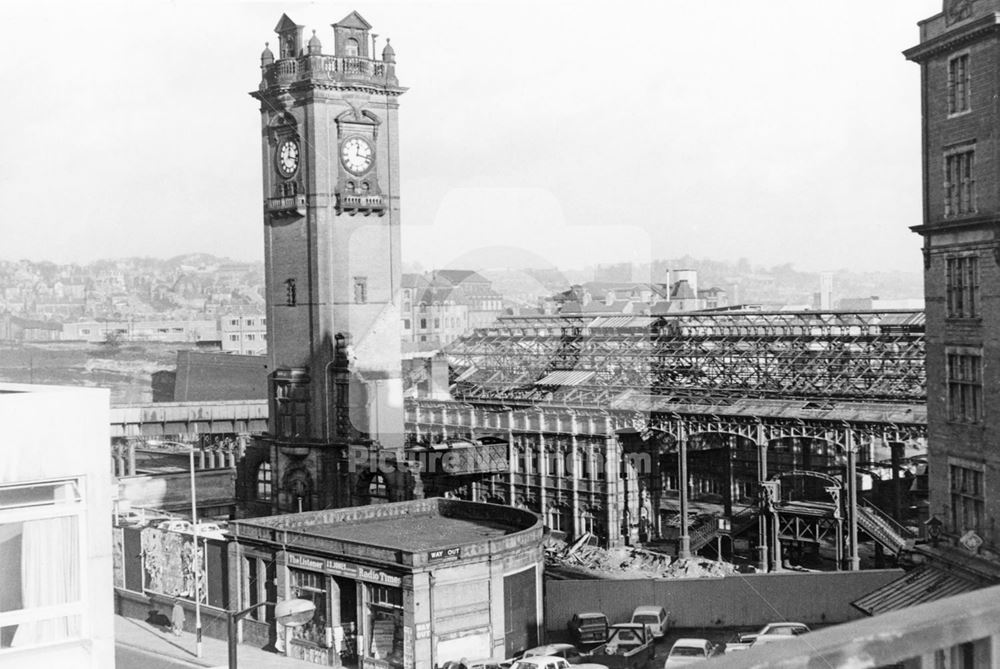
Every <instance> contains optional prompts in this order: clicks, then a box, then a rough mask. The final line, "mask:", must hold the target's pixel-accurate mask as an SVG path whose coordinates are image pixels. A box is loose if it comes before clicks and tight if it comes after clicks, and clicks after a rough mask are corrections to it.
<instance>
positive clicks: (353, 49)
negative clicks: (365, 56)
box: [344, 37, 361, 58]
mask: <svg viewBox="0 0 1000 669" xmlns="http://www.w3.org/2000/svg"><path fill="white" fill-rule="evenodd" d="M344 55H345V56H347V57H348V58H357V57H358V56H360V55H361V46H360V45H359V44H358V40H356V39H354V38H353V37H348V38H347V40H346V41H345V42H344Z"/></svg>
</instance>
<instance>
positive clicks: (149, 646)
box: [115, 616, 316, 669]
mask: <svg viewBox="0 0 1000 669" xmlns="http://www.w3.org/2000/svg"><path fill="white" fill-rule="evenodd" d="M115 646H116V647H117V648H118V650H119V651H127V652H125V653H119V657H120V658H121V657H122V655H125V656H128V657H129V658H132V657H137V656H140V655H141V656H145V657H147V658H150V659H156V660H161V661H163V662H162V666H171V667H177V668H179V669H180V668H187V667H209V668H211V669H228V667H229V648H228V645H227V644H226V642H225V641H224V640H223V639H214V638H211V637H208V636H205V635H204V634H203V635H202V643H201V647H202V653H201V657H200V658H199V657H196V656H195V638H194V634H193V633H191V632H182V633H181V635H180V636H174V635H173V633H171V632H170V630H169V629H167V630H164V629H163V628H162V627H158V626H156V625H151V624H149V623H147V622H146V621H144V620H137V619H134V618H126V617H125V616H115ZM237 651H238V652H237V659H238V665H239V669H306V668H307V667H308V668H310V669H316V665H315V664H312V663H310V662H304V661H302V660H293V659H292V658H289V657H285V656H284V655H278V654H277V653H273V652H270V651H266V650H263V649H260V648H256V647H254V646H250V645H247V644H239V646H238V648H237ZM129 663H133V664H134V666H128V664H129ZM150 666H151V664H149V663H141V664H139V663H134V662H132V661H131V660H127V661H126V662H125V663H122V662H119V663H118V669H147V668H148V667H150ZM156 666H161V664H157V665H156Z"/></svg>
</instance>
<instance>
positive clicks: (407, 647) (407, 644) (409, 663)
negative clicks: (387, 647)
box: [403, 626, 413, 669]
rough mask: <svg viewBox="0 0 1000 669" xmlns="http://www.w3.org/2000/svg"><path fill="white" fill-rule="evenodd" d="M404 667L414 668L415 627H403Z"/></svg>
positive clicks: (404, 668)
mask: <svg viewBox="0 0 1000 669" xmlns="http://www.w3.org/2000/svg"><path fill="white" fill-rule="evenodd" d="M403 669H413V628H412V627H409V626H405V627H403Z"/></svg>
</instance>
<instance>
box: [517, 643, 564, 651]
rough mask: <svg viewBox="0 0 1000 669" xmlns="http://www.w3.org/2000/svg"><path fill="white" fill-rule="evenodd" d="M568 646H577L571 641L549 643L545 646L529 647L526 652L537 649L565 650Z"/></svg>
mask: <svg viewBox="0 0 1000 669" xmlns="http://www.w3.org/2000/svg"><path fill="white" fill-rule="evenodd" d="M566 648H576V646H574V645H573V644H571V643H547V644H545V645H544V646H535V647H534V648H529V649H528V650H526V651H524V652H525V653H529V652H531V651H533V650H536V651H537V650H563V649H566Z"/></svg>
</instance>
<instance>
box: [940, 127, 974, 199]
mask: <svg viewBox="0 0 1000 669" xmlns="http://www.w3.org/2000/svg"><path fill="white" fill-rule="evenodd" d="M975 154H976V150H975V147H973V146H969V145H965V146H962V147H958V148H953V149H950V150H949V151H947V152H946V153H945V155H944V215H945V216H946V217H948V216H961V215H963V214H971V213H974V212H975V211H976V179H975Z"/></svg>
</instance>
